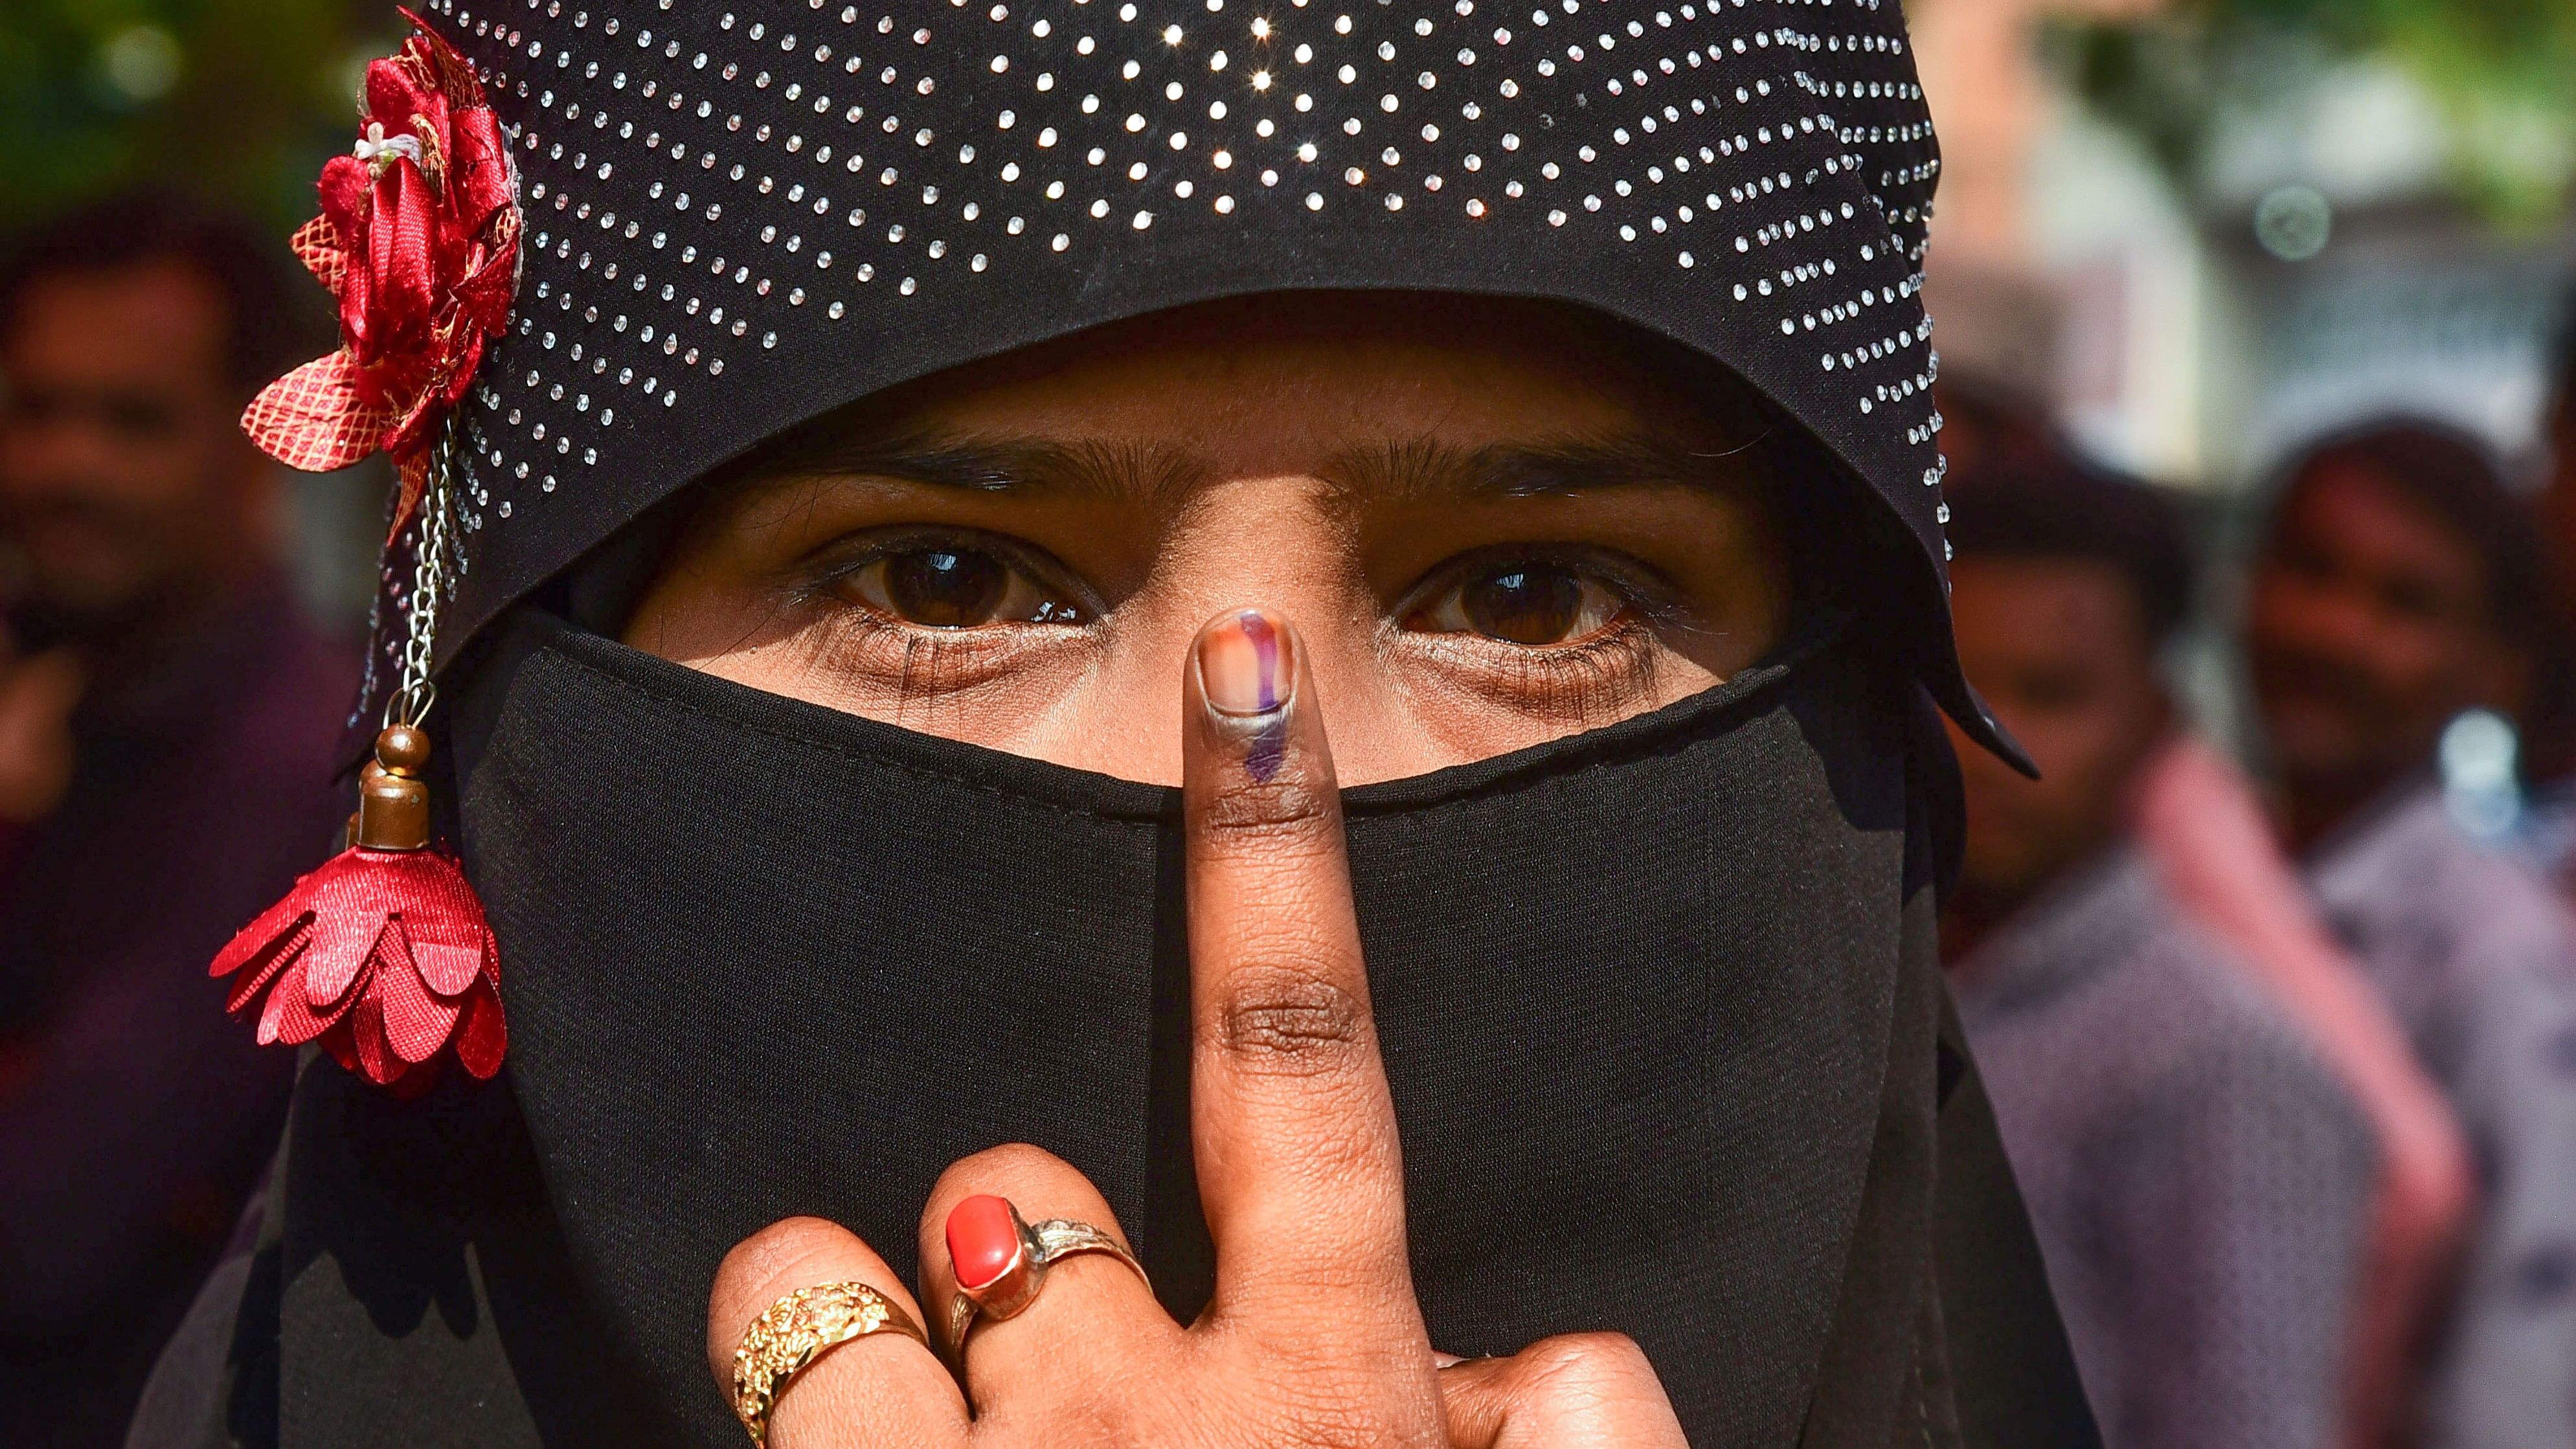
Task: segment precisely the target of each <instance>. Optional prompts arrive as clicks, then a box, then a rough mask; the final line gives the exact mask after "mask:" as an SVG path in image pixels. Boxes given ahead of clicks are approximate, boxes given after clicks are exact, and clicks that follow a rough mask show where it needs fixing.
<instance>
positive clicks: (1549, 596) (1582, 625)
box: [1408, 562, 1627, 646]
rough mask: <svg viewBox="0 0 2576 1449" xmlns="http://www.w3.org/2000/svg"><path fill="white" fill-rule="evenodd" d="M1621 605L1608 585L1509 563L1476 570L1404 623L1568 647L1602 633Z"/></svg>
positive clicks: (1543, 566)
mask: <svg viewBox="0 0 2576 1449" xmlns="http://www.w3.org/2000/svg"><path fill="white" fill-rule="evenodd" d="M1626 607H1627V600H1626V599H1625V598H1623V597H1621V595H1620V594H1619V592H1618V591H1617V590H1615V589H1613V588H1612V587H1611V586H1610V585H1608V584H1606V583H1604V582H1602V581H1601V580H1600V579H1598V578H1594V577H1592V576H1591V575H1588V574H1584V573H1580V572H1578V571H1576V570H1574V569H1570V568H1567V567H1564V566H1563V565H1559V564H1550V563H1536V562H1512V563H1505V564H1498V565H1494V566H1491V567H1487V568H1483V569H1479V570H1478V571H1476V572H1475V573H1472V574H1469V575H1467V576H1466V577H1465V578H1463V579H1461V580H1459V581H1458V582H1457V583H1455V584H1453V585H1451V586H1450V587H1449V588H1447V589H1444V590H1443V591H1441V593H1440V594H1438V595H1437V596H1436V597H1434V598H1433V599H1432V600H1431V601H1430V603H1429V606H1428V607H1426V608H1424V609H1422V610H1420V611H1419V612H1418V613H1416V615H1415V616H1414V618H1413V619H1412V620H1409V621H1408V623H1409V624H1410V625H1411V627H1414V628H1417V629H1427V630H1431V631H1434V632H1438V633H1443V634H1482V635H1484V636H1485V637H1486V638H1489V639H1500V640H1502V641H1504V642H1505V643H1510V644H1527V645H1533V646H1544V645H1552V644H1571V643H1574V642H1576V641H1578V640H1582V639H1588V638H1590V637H1591V636H1593V635H1595V634H1598V633H1600V632H1601V631H1602V630H1603V629H1606V628H1608V627H1609V626H1610V625H1611V623H1612V622H1613V621H1615V620H1616V619H1617V618H1618V617H1619V614H1620V612H1621V611H1622V610H1623V609H1625V608H1626Z"/></svg>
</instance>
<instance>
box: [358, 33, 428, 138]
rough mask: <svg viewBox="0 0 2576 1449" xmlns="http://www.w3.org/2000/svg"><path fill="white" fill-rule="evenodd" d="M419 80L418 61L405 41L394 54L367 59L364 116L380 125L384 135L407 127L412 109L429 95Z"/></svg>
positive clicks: (418, 108)
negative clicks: (377, 58)
mask: <svg viewBox="0 0 2576 1449" xmlns="http://www.w3.org/2000/svg"><path fill="white" fill-rule="evenodd" d="M421 82H422V74H421V69H420V64H419V62H418V61H417V60H416V59H415V58H414V57H413V55H412V47H411V46H410V45H409V44H408V43H406V44H405V45H404V46H403V48H402V50H401V52H400V53H398V54H395V55H389V56H386V57H384V58H383V59H381V60H371V61H369V62H367V119H368V120H369V121H372V122H374V123H375V124H377V125H380V126H382V127H384V128H385V134H386V135H388V136H397V135H401V134H403V133H405V132H408V131H409V130H411V118H412V113H413V112H415V111H418V110H420V109H422V108H423V107H424V105H425V104H426V103H427V101H428V99H429V98H428V97H427V96H426V95H425V94H423V87H422V84H421Z"/></svg>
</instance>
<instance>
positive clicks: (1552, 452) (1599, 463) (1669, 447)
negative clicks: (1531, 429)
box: [1327, 433, 1762, 503]
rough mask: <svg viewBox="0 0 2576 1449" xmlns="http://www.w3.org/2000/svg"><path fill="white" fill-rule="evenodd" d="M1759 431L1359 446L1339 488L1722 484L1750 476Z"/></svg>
mask: <svg viewBox="0 0 2576 1449" xmlns="http://www.w3.org/2000/svg"><path fill="white" fill-rule="evenodd" d="M1761 441H1762V440H1761V438H1760V437H1755V438H1753V439H1751V440H1749V441H1747V442H1744V443H1739V444H1737V445H1735V446H1733V447H1729V448H1724V449H1717V450H1705V449H1694V448H1690V447H1686V446H1684V445H1682V444H1680V443H1678V442H1675V441H1673V440H1670V439H1666V438H1661V437H1657V436H1654V435H1651V434H1643V433H1640V434H1622V435H1617V436H1611V437H1605V438H1594V439H1571V440H1566V441H1562V442H1545V443H1491V444H1487V445H1485V446H1483V447H1478V448H1462V447H1459V446H1456V445H1454V444H1449V443H1441V442H1437V441H1431V440H1424V441H1419V442H1409V443H1388V444H1381V445H1378V446H1375V447H1369V448H1359V449H1353V450H1351V451H1349V452H1346V453H1344V454H1342V455H1341V456H1340V457H1338V458H1336V459H1335V460H1334V461H1333V464H1332V466H1331V467H1330V468H1329V469H1328V470H1327V479H1328V481H1330V482H1332V483H1333V484H1334V486H1335V488H1336V489H1337V491H1339V492H1341V493H1343V494H1345V495H1348V496H1352V497H1357V496H1359V495H1362V494H1366V495H1369V496H1371V497H1373V498H1376V499H1379V500H1382V501H1387V502H1394V503H1438V502H1450V501H1458V500H1466V501H1480V500H1491V499H1504V498H1571V497H1577V496H1580V495H1582V494H1586V493H1600V492H1606V491H1611V490H1615V489H1621V488H1653V487H1662V488H1670V487H1675V486H1682V487H1699V488H1721V487H1730V486H1737V485H1740V484H1741V483H1742V482H1744V481H1745V478H1746V467H1745V460H1746V459H1748V458H1749V457H1750V456H1751V455H1752V453H1753V451H1754V449H1755V448H1756V447H1757V446H1759V444H1760V443H1761Z"/></svg>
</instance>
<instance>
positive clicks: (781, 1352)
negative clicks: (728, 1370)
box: [733, 1283, 930, 1446]
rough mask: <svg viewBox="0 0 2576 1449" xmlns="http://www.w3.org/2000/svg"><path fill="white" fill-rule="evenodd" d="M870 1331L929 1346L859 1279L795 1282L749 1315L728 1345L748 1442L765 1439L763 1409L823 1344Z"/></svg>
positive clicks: (908, 1320) (905, 1317)
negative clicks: (734, 1344) (737, 1341)
mask: <svg viewBox="0 0 2576 1449" xmlns="http://www.w3.org/2000/svg"><path fill="white" fill-rule="evenodd" d="M871 1333H900V1334H902V1335H903V1336H904V1337H906V1338H909V1339H911V1340H912V1341H913V1342H915V1343H918V1344H920V1345H921V1346H923V1347H924V1348H927V1347H929V1346H930V1340H929V1339H928V1338H926V1337H924V1336H923V1335H922V1332H921V1325H920V1324H918V1323H915V1322H913V1321H912V1315H911V1314H908V1313H906V1312H904V1311H903V1308H902V1306H901V1305H899V1304H897V1303H896V1302H895V1301H894V1300H893V1299H891V1298H888V1297H887V1296H885V1295H884V1294H883V1293H880V1292H878V1291H877V1290H875V1289H874V1288H871V1287H869V1286H868V1285H867V1284H865V1283H817V1284H815V1285H814V1286H813V1287H811V1288H799V1289H797V1290H796V1291H795V1292H793V1293H790V1294H788V1295H787V1296H786V1297H784V1298H781V1299H779V1300H778V1301H777V1302H775V1303H772V1304H770V1305H769V1311H768V1312H766V1313H763V1314H762V1315H760V1316H759V1317H758V1318H755V1319H753V1320H752V1321H751V1327H750V1328H749V1329H748V1330H746V1331H745V1332H744V1333H743V1335H742V1346H741V1347H740V1348H737V1349H735V1350H734V1351H733V1411H734V1413H735V1414H736V1415H737V1416H739V1417H740V1418H741V1419H742V1426H743V1427H744V1428H746V1429H748V1430H750V1431H751V1442H752V1443H754V1444H758V1445H762V1446H766V1445H767V1444H768V1443H769V1413H770V1410H772V1409H775V1408H776V1407H778V1396H779V1395H780V1394H783V1393H785V1392H787V1384H788V1381H789V1380H790V1379H793V1378H794V1377H796V1375H797V1374H798V1373H799V1372H800V1371H802V1370H803V1369H804V1368H805V1366H806V1365H808V1364H810V1363H812V1362H813V1361H814V1360H816V1359H818V1358H821V1357H822V1356H823V1354H824V1352H825V1351H826V1350H828V1349H831V1348H833V1347H835V1346H837V1345H840V1344H844V1343H847V1342H849V1341H850V1340H851V1339H854V1338H865V1337H867V1336H868V1335H869V1334H871Z"/></svg>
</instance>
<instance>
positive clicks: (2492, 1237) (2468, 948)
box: [2246, 422, 2576, 1449]
mask: <svg viewBox="0 0 2576 1449" xmlns="http://www.w3.org/2000/svg"><path fill="white" fill-rule="evenodd" d="M2285 476H2286V478H2287V479H2288V482H2287V485H2286V487H2285V488H2284V489H2283V491H2282V492H2281V494H2280V496H2279V501H2278V502H2277V504H2276V505H2275V507H2274V509H2273V513H2272V516H2271V518H2270V520H2269V524H2268V527H2267V529H2266V532H2265V535H2264V537H2263V539H2262V541H2261V544H2260V546H2259V548H2258V550H2257V556H2256V559H2255V563H2254V567H2253V571H2252V577H2251V588H2250V594H2249V613H2248V619H2247V626H2246V656H2247V664H2248V668H2249V671H2250V676H2251V683H2252V687H2253V698H2254V704H2255V709H2256V714H2257V716H2258V718H2259V720H2260V723H2261V726H2262V730H2263V735H2264V743H2265V746H2266V754H2267V759H2268V761H2269V764H2270V766H2271V771H2272V775H2273V778H2274V781H2275V784H2276V786H2277V789H2278V792H2279V797H2278V798H2279V807H2280V820H2281V825H2282V830H2283V834H2284V836H2285V838H2286V841H2287V843H2288V845H2289V847H2290V849H2292V850H2293V851H2295V852H2297V853H2298V854H2299V855H2300V856H2301V858H2302V861H2303V864H2304V866H2305V868H2306V871H2307V874H2308V878H2309V881H2310V884H2311V887H2312V889H2313V891H2314V892H2315V895H2316V898H2317V900H2318V903H2319V906H2320V907H2321V909H2322V910H2323V912H2324V914H2325V917H2326V919H2327V922H2328V924H2329V926H2330V927H2331V928H2332V929H2333V930H2334V932H2335V933H2336V935H2337V936H2338V937H2339V938H2341V939H2342V941H2343V942H2344V943H2345V945H2346V946H2347V947H2348V948H2349V949H2350V950H2351V951H2352V953H2353V954H2354V955H2355V957H2357V958H2358V960H2359V961H2360V963H2361V965H2362V967H2363V969H2364V971H2365V972H2366V973H2367V974H2368V975H2369V976H2370V978H2371V979H2372V981H2373V983H2374V984H2375V985H2376V986H2377V988H2378V990H2379V992H2380V993H2381V995H2382V997H2383V999H2384V1000H2385V1001H2386V1002H2387V1004H2388V1006H2389V1008H2390V1010H2391V1011H2392V1012H2393V1013H2394V1014H2395V1015H2396V1017H2397V1018H2398V1020H2399V1022H2400V1024H2401V1025H2402V1026H2403V1027H2404V1029H2405V1031H2406V1033H2407V1035H2408V1037H2409V1039H2410V1040H2411V1042H2412V1043H2413V1046H2414V1048H2415V1051H2416V1053H2417V1055H2418V1057H2419V1059H2420V1060H2421V1062H2422V1063H2423V1065H2424V1067H2425V1069H2426V1070H2427V1071H2428V1072H2429V1073H2430V1074H2431V1075H2432V1077H2433V1078H2434V1079H2435V1080H2436V1081H2437V1082H2438V1083H2440V1085H2441V1086H2442V1088H2443V1089H2444V1091H2445V1092H2446V1094H2447V1095H2448V1096H2449V1098H2450V1101H2451V1104H2452V1106H2453V1108H2454V1110H2455V1111H2456V1113H2457V1114H2458V1116H2459V1118H2460V1121H2461V1123H2462V1125H2463V1126H2464V1127H2465V1129H2466V1131H2467V1133H2468V1137H2469V1142H2470V1145H2471V1147H2472V1150H2473V1152H2474V1154H2475V1159H2476V1162H2477V1165H2478V1169H2479V1177H2480V1186H2481V1188H2482V1194H2481V1195H2482V1197H2483V1203H2482V1206H2481V1208H2480V1210H2479V1214H2478V1217H2477V1219H2476V1221H2475V1224H2474V1227H2473V1239H2472V1243H2471V1246H2470V1250H2469V1255H2468V1259H2467V1262H2466V1263H2465V1265H2464V1267H2463V1270H2462V1272H2463V1279H2462V1282H2461V1285H2460V1297H2459V1301H2458V1303H2457V1305H2456V1306H2455V1308H2454V1311H2453V1316H2452V1321H2451V1322H2450V1324H2449V1325H2448V1327H2447V1329H2446V1331H2445V1334H2444V1339H2443V1342H2442V1345H2441V1347H2440V1349H2439V1352H2438V1356H2437V1359H2436V1362H2435V1364H2434V1366H2433V1370H2432V1373H2433V1378H2432V1381H2431V1400H2430V1403H2429V1413H2430V1415H2431V1420H2430V1425H2429V1437H2428V1442H2431V1443H2435V1444H2440V1445H2474V1446H2479V1449H2487V1446H2509V1445H2512V1446H2518V1445H2533V1446H2538V1445H2554V1446H2564V1445H2566V1444H2569V1443H2576V920H2571V918H2570V916H2569V914H2568V912H2567V909H2566V908H2565V907H2564V906H2563V905H2562V904H2561V903H2560V902H2559V900H2558V899H2557V898H2556V897H2555V895H2554V894H2553V893H2552V892H2550V891H2549V890H2548V889H2547V888H2546V887H2545V886H2544V885H2543V884H2542V883H2541V882H2540V881H2539V880H2538V879H2537V878H2536V877H2534V876H2532V875H2531V874H2529V873H2528V872H2527V871H2525V870H2524V869H2523V868H2521V867H2520V866H2518V865H2516V864H2515V863H2513V862H2511V861H2509V860H2507V859H2505V858H2503V857H2502V856H2500V855H2498V854H2495V853H2493V852H2491V851H2490V850H2488V849H2487V848H2485V847H2484V846H2482V845H2481V844H2480V843H2479V842H2478V841H2476V840H2474V839H2472V838H2471V837H2470V836H2469V835H2468V834H2467V833H2466V832H2465V831H2464V830H2463V829H2462V828H2461V826H2460V825H2459V824H2458V823H2457V822H2456V821H2455V819H2454V818H2453V816H2452V814H2451V813H2450V811H2449V810H2448V809H2447V808H2446V807H2445V803H2444V798H2443V794H2442V791H2441V788H2440V784H2439V781H2438V779H2437V778H2436V776H2435V772H2434V768H2433V767H2434V761H2435V751H2436V747H2437V745H2438V743H2439V741H2440V739H2441V737H2442V733H2443V731H2444V729H2445V727H2446V726H2447V725H2448V723H2449V722H2450V721H2452V720H2453V719H2455V718H2457V717H2458V716H2459V715H2460V714H2461V713H2462V712H2464V711H2467V710H2471V709H2479V708H2485V709H2491V710H2496V711H2498V712H2500V713H2505V714H2513V713H2516V712H2517V711H2518V710H2519V709H2520V707H2521V706H2522V704H2523V703H2524V700H2525V698H2526V695H2527V690H2528V687H2529V681H2530V677H2531V671H2532V659H2533V654H2534V647H2535V641H2536V638H2537V636H2538V635H2539V633H2540V630H2541V618H2542V612H2541V611H2542V598H2541V569H2540V558H2539V552H2538V548H2537V545H2536V541H2535V537H2534V535H2535V532H2536V531H2535V529H2534V528H2533V527H2532V524H2531V520H2530V516H2529V514H2528V513H2527V511H2526V510H2525V509H2523V507H2522V506H2521V505H2520V504H2519V503H2518V502H2517V501H2516V500H2515V499H2514V498H2513V497H2512V495H2511V494H2509V493H2508V492H2507V491H2506V489H2505V488H2504V486H2503V484H2502V482H2501V480H2500V479H2499V477H2498V475H2497V473H2496V471H2495V469H2494V467H2493V465H2492V464H2491V463H2490V461H2489V460H2488V459H2487V458H2486V456H2485V455H2484V454H2483V453H2482V452H2481V451H2480V450H2479V449H2478V448H2477V447H2476V446H2475V445H2473V444H2471V443H2469V442H2467V441H2466V440H2463V439H2461V438H2458V437H2456V436H2454V435H2452V434H2450V433H2447V432H2444V431H2442V430H2440V429H2437V428H2433V427H2430V426H2426V425H2421V424H2415V423H2409V422H2390V423H2383V424H2377V425H2373V426H2370V427H2367V428H2365V429H2362V430H2359V431H2356V432H2353V433H2349V434H2346V435H2343V436H2340V437H2338V438H2335V439H2332V440H2329V441H2327V442H2325V443H2324V444H2322V445H2320V446H2318V447H2316V448H2314V449H2312V450H2310V451H2309V452H2308V453H2307V454H2306V455H2305V456H2304V457H2302V458H2301V459H2300V460H2299V461H2298V462H2297V463H2296V464H2295V465H2294V466H2293V467H2291V468H2290V469H2289V470H2287V472H2286V474H2285Z"/></svg>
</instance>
